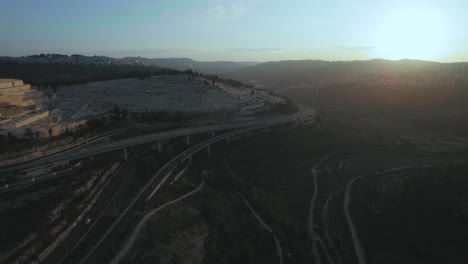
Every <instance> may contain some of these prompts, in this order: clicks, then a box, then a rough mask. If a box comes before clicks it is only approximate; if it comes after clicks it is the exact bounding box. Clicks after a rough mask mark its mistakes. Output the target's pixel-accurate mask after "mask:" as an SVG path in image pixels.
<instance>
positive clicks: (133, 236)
mask: <svg viewBox="0 0 468 264" xmlns="http://www.w3.org/2000/svg"><path fill="white" fill-rule="evenodd" d="M204 186H205V181H204V180H203V178H202V181H201V183H200V185H198V187H197V188H195V189H194V190H193V191H191V192H189V193H187V194H185V195H183V196H181V197H179V198H177V199H175V200H172V201H170V202H168V203H165V204H163V205H161V206H159V207H158V208H156V209H153V210H152V211H150V212H149V213H147V214H146V215H145V216H144V217H143V219H141V220H140V222H139V223H138V224H137V226H136V228H135V230H133V232H132V234H131V235H130V238H129V239H128V240H127V242H126V243H125V245H124V246H123V248H122V249H121V250H120V251H119V253H118V254H117V255H116V256H115V257H114V259H112V261H111V263H112V264H117V263H119V262H120V260H122V258H123V257H125V255H127V253H128V251H129V250H130V249H131V248H132V246H133V244H135V241H136V239H137V238H138V235H139V234H140V232H141V230H142V228H143V227H144V226H145V224H146V222H147V221H148V220H149V219H150V218H151V217H152V216H153V215H155V214H156V213H157V212H159V211H161V210H162V209H164V208H166V207H168V206H169V205H171V204H174V203H176V202H178V201H181V200H183V199H185V198H187V197H189V196H191V195H193V194H195V193H197V192H198V191H200V190H201V189H203V187H204Z"/></svg>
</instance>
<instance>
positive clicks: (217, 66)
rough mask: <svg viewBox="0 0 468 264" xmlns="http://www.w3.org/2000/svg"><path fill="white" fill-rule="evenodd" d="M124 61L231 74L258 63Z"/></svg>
mask: <svg viewBox="0 0 468 264" xmlns="http://www.w3.org/2000/svg"><path fill="white" fill-rule="evenodd" d="M123 60H124V61H128V62H133V63H142V64H146V65H152V66H159V67H167V68H171V69H176V70H187V69H192V70H194V71H198V72H202V73H206V74H221V75H225V74H229V73H231V72H233V71H235V70H239V69H242V68H245V67H249V66H253V65H256V64H258V63H256V62H233V61H214V62H203V61H196V60H192V59H188V58H168V59H159V58H156V59H148V58H143V57H126V58H123Z"/></svg>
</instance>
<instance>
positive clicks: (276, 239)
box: [236, 191, 284, 264]
mask: <svg viewBox="0 0 468 264" xmlns="http://www.w3.org/2000/svg"><path fill="white" fill-rule="evenodd" d="M236 194H237V195H238V196H239V197H240V198H241V199H242V201H243V202H244V203H245V205H246V206H247V207H248V208H249V210H250V212H251V213H252V214H253V215H254V216H255V218H256V219H257V220H258V222H259V223H260V224H261V225H262V226H263V227H264V228H265V229H266V230H267V231H268V232H270V233H271V234H272V235H273V238H274V239H275V244H276V251H277V252H278V257H279V262H280V264H284V260H283V248H282V247H281V243H280V242H279V239H278V237H277V236H276V235H275V233H274V232H273V230H272V229H271V228H270V227H269V226H268V225H267V223H265V221H263V219H262V218H261V217H260V216H259V215H258V214H257V212H256V211H255V210H254V209H253V208H252V206H250V204H249V202H247V200H246V199H245V198H244V196H242V194H240V193H239V192H237V191H236Z"/></svg>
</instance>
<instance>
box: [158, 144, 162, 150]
mask: <svg viewBox="0 0 468 264" xmlns="http://www.w3.org/2000/svg"><path fill="white" fill-rule="evenodd" d="M158 151H159V152H162V143H161V141H158Z"/></svg>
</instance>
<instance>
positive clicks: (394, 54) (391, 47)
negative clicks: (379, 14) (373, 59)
mask: <svg viewBox="0 0 468 264" xmlns="http://www.w3.org/2000/svg"><path fill="white" fill-rule="evenodd" d="M449 32H450V28H449V27H448V23H447V19H445V18H444V17H443V16H441V15H440V14H439V13H438V12H436V11H433V10H424V9H422V8H419V9H404V10H399V11H397V12H394V13H392V14H390V15H389V16H388V17H386V18H385V17H384V18H383V23H382V24H381V25H379V29H378V34H377V39H376V48H375V52H376V54H375V55H376V56H377V57H380V58H384V59H391V60H398V59H419V60H437V59H440V58H441V57H443V56H444V55H445V54H446V53H447V52H448V49H449V47H448V44H449V39H450V36H449V34H450V33H449Z"/></svg>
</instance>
